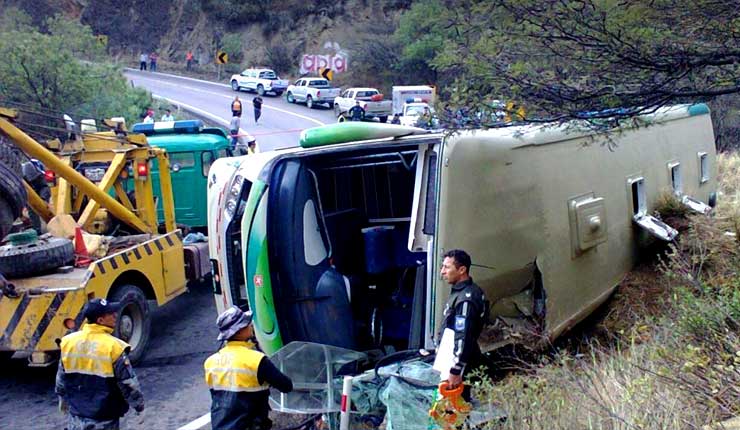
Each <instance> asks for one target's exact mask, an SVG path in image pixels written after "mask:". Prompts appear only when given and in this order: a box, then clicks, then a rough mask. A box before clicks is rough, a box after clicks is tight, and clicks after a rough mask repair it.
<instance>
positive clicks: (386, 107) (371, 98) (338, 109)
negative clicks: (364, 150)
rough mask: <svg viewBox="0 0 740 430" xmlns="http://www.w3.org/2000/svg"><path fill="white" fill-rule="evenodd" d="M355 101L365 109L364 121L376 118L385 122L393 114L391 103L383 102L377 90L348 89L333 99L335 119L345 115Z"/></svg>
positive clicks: (388, 101)
mask: <svg viewBox="0 0 740 430" xmlns="http://www.w3.org/2000/svg"><path fill="white" fill-rule="evenodd" d="M356 101H359V102H360V106H362V108H363V109H365V118H366V119H373V118H378V120H379V121H380V122H386V121H387V120H388V116H390V115H392V113H393V106H392V103H391V101H390V100H383V95H382V94H381V93H380V91H378V90H377V89H375V88H349V89H347V90H345V91H344V92H343V93H342V95H340V96H339V97H337V98H335V99H334V114H335V115H336V116H337V117H339V116H342V115H344V114H346V113H347V112H348V111H349V110H350V109H351V108H352V106H354V105H355V102H356Z"/></svg>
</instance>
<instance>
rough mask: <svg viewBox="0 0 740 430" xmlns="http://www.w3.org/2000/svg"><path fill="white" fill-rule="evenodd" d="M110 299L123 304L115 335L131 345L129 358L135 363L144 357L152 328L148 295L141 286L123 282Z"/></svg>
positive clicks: (111, 294)
mask: <svg viewBox="0 0 740 430" xmlns="http://www.w3.org/2000/svg"><path fill="white" fill-rule="evenodd" d="M108 299H109V300H110V301H112V302H119V303H120V305H121V309H120V310H119V311H118V318H117V321H116V329H115V330H114V332H113V335H114V336H116V337H117V338H119V339H121V340H123V341H124V342H126V343H128V344H129V345H131V350H130V351H129V353H128V358H129V360H131V362H132V363H134V364H136V363H139V362H140V361H141V360H142V359H143V358H144V353H145V352H146V347H147V344H148V343H149V334H150V332H151V328H152V316H151V313H150V312H149V303H148V302H147V299H146V296H145V295H144V293H143V292H142V291H141V289H140V288H139V287H137V286H135V285H131V284H123V285H119V286H117V287H116V288H115V289H114V290H113V291H112V292H111V293H110V295H109V297H108Z"/></svg>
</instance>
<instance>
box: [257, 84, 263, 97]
mask: <svg viewBox="0 0 740 430" xmlns="http://www.w3.org/2000/svg"><path fill="white" fill-rule="evenodd" d="M257 95H259V96H260V97H262V96H264V95H265V87H263V86H262V84H259V85H257Z"/></svg>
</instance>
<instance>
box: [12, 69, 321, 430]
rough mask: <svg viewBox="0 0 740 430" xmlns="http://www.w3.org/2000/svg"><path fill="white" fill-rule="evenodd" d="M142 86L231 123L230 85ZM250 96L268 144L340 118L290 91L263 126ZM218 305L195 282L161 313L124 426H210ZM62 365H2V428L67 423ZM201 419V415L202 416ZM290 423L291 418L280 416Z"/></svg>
mask: <svg viewBox="0 0 740 430" xmlns="http://www.w3.org/2000/svg"><path fill="white" fill-rule="evenodd" d="M126 75H127V77H128V78H129V79H130V80H131V81H132V82H133V83H134V85H136V86H139V87H142V88H146V89H148V90H149V91H151V92H152V93H153V94H155V95H157V96H159V97H165V98H167V99H169V100H171V101H172V102H173V103H176V104H179V105H181V106H182V107H183V108H186V109H192V110H196V111H197V112H198V113H199V114H200V115H201V116H206V117H208V118H210V120H211V121H213V122H217V123H218V122H220V123H221V124H223V125H224V127H225V126H226V125H228V122H229V120H230V119H231V117H230V115H231V111H230V104H231V100H232V99H233V98H234V95H235V93H234V92H233V91H232V90H231V89H230V88H229V87H227V86H225V85H221V84H213V83H206V82H202V81H196V80H192V79H187V78H178V77H173V76H168V75H164V74H159V73H148V72H143V73H140V72H138V71H137V72H133V71H132V72H126ZM239 96H240V98H241V99H242V100H243V101H244V102H245V109H244V110H245V112H244V115H243V116H242V128H243V129H244V130H246V131H247V132H248V133H250V134H252V135H254V136H256V137H257V141H258V143H259V145H260V150H262V151H266V150H272V149H276V148H285V147H291V146H296V145H298V136H299V134H300V131H301V130H303V129H305V128H309V127H315V126H317V125H321V124H324V123H332V122H334V121H335V118H334V116H333V115H332V111H331V110H329V109H328V108H325V109H308V108H306V107H305V106H303V105H291V104H288V103H287V102H286V101H285V99H284V98H282V97H274V96H266V97H263V99H264V107H263V114H262V118H261V119H260V124H259V125H255V124H254V117H253V115H252V108H251V100H252V97H254V95H253V94H248V93H245V92H241V93H239ZM215 321H216V306H215V303H214V301H213V295H212V293H211V288H210V285H209V284H207V283H206V284H203V285H195V286H192V287H191V291H190V293H189V294H186V295H183V296H181V297H178V298H176V299H175V300H173V301H172V302H171V303H169V304H167V305H166V306H164V307H163V308H161V309H156V310H155V311H154V313H153V321H152V337H151V339H150V349H149V351H148V353H147V355H146V357H145V358H144V360H143V362H142V363H141V364H139V365H138V366H136V372H137V375H138V376H139V379H140V381H141V384H142V388H143V391H144V395H145V398H146V410H145V411H144V412H143V413H142V414H141V415H138V416H137V415H136V414H135V413H133V412H130V413H129V414H128V415H127V416H126V417H125V418H124V420H123V421H122V426H123V428H124V429H142V430H144V429H147V430H148V429H180V428H183V429H187V430H198V429H208V428H210V425H209V423H208V419H207V414H208V411H209V408H210V395H209V393H208V388H207V387H206V385H205V383H204V381H203V362H204V361H205V359H206V357H208V355H210V354H211V353H213V352H214V351H215V350H216V349H217V347H218V344H217V342H216V336H217V334H218V330H217V329H216V327H215ZM55 371H56V365H53V366H51V367H49V368H41V369H40V368H29V367H27V366H26V363H25V359H23V358H18V357H16V359H14V360H12V361H11V363H10V364H9V365H6V366H4V367H0V429H2V430H15V429H29V428H32V429H37V430H45V429H61V428H64V426H63V423H64V418H63V416H62V415H61V414H60V413H59V412H58V411H57V403H56V396H55V395H54V374H55ZM199 418H200V419H199ZM277 418H278V419H277V420H276V421H277V423H276V424H277V425H278V426H283V425H285V424H286V423H287V422H288V421H292V419H291V418H290V417H287V416H282V417H277Z"/></svg>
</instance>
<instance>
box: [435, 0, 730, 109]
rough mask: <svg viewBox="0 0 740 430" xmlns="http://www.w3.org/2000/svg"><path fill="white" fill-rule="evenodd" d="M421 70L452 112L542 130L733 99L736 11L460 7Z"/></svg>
mask: <svg viewBox="0 0 740 430" xmlns="http://www.w3.org/2000/svg"><path fill="white" fill-rule="evenodd" d="M445 4H446V6H447V7H446V8H444V9H443V11H442V13H441V14H439V15H438V18H437V19H438V21H439V25H438V26H437V27H436V28H437V29H439V28H441V29H443V30H444V31H443V32H442V33H441V34H442V37H443V38H444V43H443V49H441V50H439V51H437V52H436V53H435V55H434V56H433V59H432V60H431V64H432V66H433V67H435V68H436V69H437V70H438V71H439V72H440V73H442V74H444V75H445V76H447V77H448V78H450V79H454V81H455V84H454V85H453V87H454V88H455V91H454V93H455V94H453V97H452V98H453V99H456V100H455V102H456V103H458V104H460V105H463V106H467V107H471V108H472V109H482V108H484V107H485V105H486V103H488V102H489V101H490V100H491V99H493V98H502V99H506V100H515V101H518V102H519V103H523V104H524V105H525V106H526V108H527V114H528V117H530V118H531V117H538V118H542V119H548V120H553V119H555V120H565V119H571V118H587V119H594V118H600V117H607V116H615V115H616V116H633V115H636V114H640V113H645V112H650V111H653V110H654V109H656V108H658V107H660V106H664V105H667V104H673V103H683V102H695V101H706V100H709V99H712V98H714V97H717V96H720V95H723V94H732V93H737V92H739V91H740V48H738V46H740V44H738V41H739V40H738V39H739V38H740V9H738V8H737V4H736V3H734V2H722V1H718V0H696V1H689V0H652V1H650V2H646V1H642V0H549V1H546V2H542V1H537V0H496V1H485V0H464V1H450V0H447V1H446V3H445Z"/></svg>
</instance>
